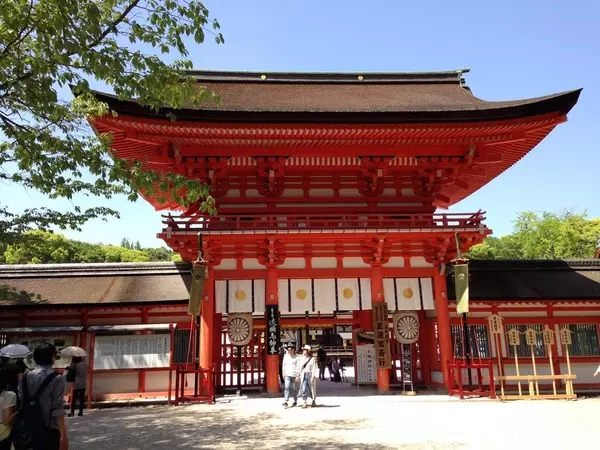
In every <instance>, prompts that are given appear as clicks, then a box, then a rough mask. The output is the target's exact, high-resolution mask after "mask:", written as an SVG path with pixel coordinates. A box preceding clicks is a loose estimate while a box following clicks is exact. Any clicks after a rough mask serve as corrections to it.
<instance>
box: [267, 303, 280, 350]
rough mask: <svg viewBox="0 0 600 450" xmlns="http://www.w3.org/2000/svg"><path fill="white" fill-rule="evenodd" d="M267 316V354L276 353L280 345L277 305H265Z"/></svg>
mask: <svg viewBox="0 0 600 450" xmlns="http://www.w3.org/2000/svg"><path fill="white" fill-rule="evenodd" d="M265 314H266V316H267V355H278V354H279V347H280V346H281V344H280V341H281V331H280V328H279V307H278V306H277V305H266V307H265Z"/></svg>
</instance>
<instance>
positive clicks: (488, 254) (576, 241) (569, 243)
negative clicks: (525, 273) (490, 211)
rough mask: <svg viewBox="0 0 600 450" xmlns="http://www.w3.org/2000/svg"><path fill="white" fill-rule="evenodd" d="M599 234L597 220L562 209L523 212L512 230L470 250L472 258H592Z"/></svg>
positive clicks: (598, 220)
mask: <svg viewBox="0 0 600 450" xmlns="http://www.w3.org/2000/svg"><path fill="white" fill-rule="evenodd" d="M599 237H600V219H587V216H586V214H585V213H584V214H575V213H573V212H571V211H564V212H563V213H561V214H556V213H550V212H542V213H534V212H525V213H522V214H520V215H519V217H518V218H517V220H516V221H515V226H514V230H513V233H512V234H510V235H507V236H503V237H501V238H494V237H489V238H487V239H486V240H485V241H484V242H483V243H482V244H479V245H476V246H474V247H473V248H471V250H470V251H469V254H468V257H469V258H471V259H577V258H583V259H585V258H592V257H593V256H594V250H595V248H596V242H597V240H598V238H599Z"/></svg>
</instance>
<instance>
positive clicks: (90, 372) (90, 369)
mask: <svg viewBox="0 0 600 450" xmlns="http://www.w3.org/2000/svg"><path fill="white" fill-rule="evenodd" d="M95 346H96V334H95V333H92V334H91V337H90V353H89V364H88V379H89V386H88V395H87V397H88V398H87V400H88V404H87V407H88V409H92V398H93V396H92V392H93V390H94V347H95Z"/></svg>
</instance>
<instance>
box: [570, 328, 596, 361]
mask: <svg viewBox="0 0 600 450" xmlns="http://www.w3.org/2000/svg"><path fill="white" fill-rule="evenodd" d="M568 327H569V330H570V331H571V333H572V334H571V339H572V341H573V343H572V345H571V347H570V348H569V352H570V354H571V356H600V345H599V344H598V325H597V324H595V323H575V324H569V325H568Z"/></svg>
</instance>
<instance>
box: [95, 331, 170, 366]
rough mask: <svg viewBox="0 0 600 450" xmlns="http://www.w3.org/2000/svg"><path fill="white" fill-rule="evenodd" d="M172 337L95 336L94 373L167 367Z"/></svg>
mask: <svg viewBox="0 0 600 450" xmlns="http://www.w3.org/2000/svg"><path fill="white" fill-rule="evenodd" d="M170 359H171V335H170V334H149V335H142V336H139V335H136V336H96V341H95V347H94V369H95V370H109V369H147V368H157V367H169V363H170Z"/></svg>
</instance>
